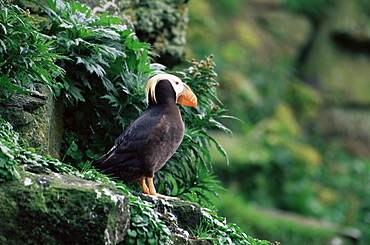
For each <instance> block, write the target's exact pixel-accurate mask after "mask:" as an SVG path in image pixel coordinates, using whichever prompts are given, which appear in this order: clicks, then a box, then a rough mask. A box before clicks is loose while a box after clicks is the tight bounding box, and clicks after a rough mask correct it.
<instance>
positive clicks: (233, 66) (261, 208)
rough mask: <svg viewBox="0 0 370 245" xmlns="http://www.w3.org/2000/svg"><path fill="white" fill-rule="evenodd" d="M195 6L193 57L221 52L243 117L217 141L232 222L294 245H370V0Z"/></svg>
mask: <svg viewBox="0 0 370 245" xmlns="http://www.w3.org/2000/svg"><path fill="white" fill-rule="evenodd" d="M188 4H189V24H188V30H187V35H188V36H187V41H188V43H187V50H186V52H187V58H188V59H191V58H193V57H195V58H196V59H202V58H204V57H205V56H207V55H209V54H214V56H215V58H214V61H215V63H216V65H217V66H216V72H217V73H218V75H219V78H218V81H219V82H220V89H219V97H220V98H221V100H222V101H223V102H224V103H225V105H226V107H227V108H228V110H229V112H230V114H231V115H233V116H236V117H238V118H239V119H240V121H238V120H227V121H223V123H224V124H225V125H227V126H228V127H230V128H231V129H232V130H233V132H234V135H233V136H232V137H231V138H230V137H228V136H226V135H224V134H221V133H218V132H213V136H214V137H215V138H216V139H217V140H219V142H220V143H221V145H222V146H223V147H224V149H225V150H226V152H227V153H228V156H229V164H227V161H226V159H225V158H224V157H222V156H221V155H219V154H218V153H217V151H216V150H215V151H214V153H213V156H214V159H215V162H216V165H215V166H214V171H215V174H216V175H217V176H218V179H219V180H220V181H221V182H222V183H223V185H224V186H225V189H226V190H225V192H223V193H221V198H220V200H219V201H218V200H216V201H215V203H217V208H218V209H219V211H220V215H223V216H226V217H227V218H228V221H230V222H236V223H238V225H240V226H241V228H243V229H244V230H245V232H246V233H247V234H249V235H252V236H255V237H258V238H260V239H267V240H270V241H280V242H282V244H370V69H369V67H370V11H369V10H370V2H369V1H365V0H354V1H346V0H315V1H309V0H280V1H279V0H254V1H253V0H248V1H247V0H203V1H196V0H192V1H189V3H188ZM329 224H330V225H329ZM352 228H354V229H352ZM359 232H360V233H361V236H360V235H359V234H360V233H359ZM338 234H340V235H338ZM338 236H339V237H342V238H338ZM343 237H347V238H343ZM348 237H350V238H348ZM358 238H359V241H358V243H356V239H358ZM335 242H337V243H335ZM338 242H339V243H338Z"/></svg>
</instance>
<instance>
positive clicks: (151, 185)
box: [139, 178, 180, 200]
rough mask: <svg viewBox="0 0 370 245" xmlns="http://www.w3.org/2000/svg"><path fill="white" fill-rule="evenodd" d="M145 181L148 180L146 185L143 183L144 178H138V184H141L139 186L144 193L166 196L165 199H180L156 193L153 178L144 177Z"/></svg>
mask: <svg viewBox="0 0 370 245" xmlns="http://www.w3.org/2000/svg"><path fill="white" fill-rule="evenodd" d="M146 179H147V181H148V186H147V185H146V184H145V179H141V180H139V182H140V184H141V187H142V188H143V191H144V193H145V194H149V195H153V196H157V197H162V198H166V199H177V200H178V199H180V198H178V197H170V196H165V195H161V194H159V193H157V191H156V190H155V187H154V183H153V178H146Z"/></svg>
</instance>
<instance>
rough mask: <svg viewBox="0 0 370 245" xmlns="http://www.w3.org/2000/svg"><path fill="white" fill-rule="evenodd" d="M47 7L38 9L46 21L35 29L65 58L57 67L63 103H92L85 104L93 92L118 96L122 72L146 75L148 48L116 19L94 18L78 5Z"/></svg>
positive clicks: (53, 0) (51, 3)
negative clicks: (61, 74) (63, 74)
mask: <svg viewBox="0 0 370 245" xmlns="http://www.w3.org/2000/svg"><path fill="white" fill-rule="evenodd" d="M47 3H48V7H45V6H42V8H43V10H44V11H45V13H46V16H45V17H46V18H47V20H46V21H43V22H41V23H39V25H40V28H41V29H42V31H43V33H45V34H47V35H49V36H54V37H55V39H56V43H57V52H59V53H62V54H64V55H66V56H67V57H68V58H69V59H68V60H67V61H62V62H61V64H60V65H61V66H62V67H63V68H64V69H65V70H66V77H65V78H63V79H61V81H60V82H59V84H58V85H61V86H62V91H61V92H62V95H63V97H64V98H65V99H66V100H65V102H66V103H67V101H69V102H70V103H71V104H72V105H76V104H77V102H78V101H84V102H85V101H86V102H95V100H96V99H99V97H97V96H94V98H92V99H90V101H87V100H88V99H89V98H90V94H89V92H90V91H93V90H97V91H99V92H102V93H104V91H107V92H109V93H112V94H113V95H114V96H115V97H118V96H120V95H121V96H122V95H123V94H124V93H122V89H125V88H124V85H123V84H124V82H123V81H122V78H123V77H122V76H123V74H124V73H125V71H127V70H130V71H131V72H133V73H134V74H137V75H139V74H140V75H141V73H143V74H142V75H143V76H145V75H147V74H146V72H147V70H149V63H148V48H149V44H147V43H141V42H139V40H138V39H135V38H134V36H133V33H132V32H131V31H130V30H128V29H127V28H126V26H124V25H121V22H122V20H121V19H120V18H117V17H111V16H108V13H104V14H102V15H101V16H95V15H93V14H92V11H91V10H90V9H89V8H87V7H86V6H85V5H82V4H81V3H79V2H70V3H67V2H63V1H61V0H48V1H47ZM139 71H140V72H139ZM127 75H128V74H126V76H127ZM55 92H56V93H57V94H59V91H55Z"/></svg>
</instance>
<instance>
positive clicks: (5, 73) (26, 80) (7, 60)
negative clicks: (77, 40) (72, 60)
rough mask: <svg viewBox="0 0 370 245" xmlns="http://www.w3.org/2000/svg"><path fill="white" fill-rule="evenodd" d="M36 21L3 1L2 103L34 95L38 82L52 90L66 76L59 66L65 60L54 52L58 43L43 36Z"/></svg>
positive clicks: (0, 14)
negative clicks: (37, 27) (54, 84)
mask: <svg viewBox="0 0 370 245" xmlns="http://www.w3.org/2000/svg"><path fill="white" fill-rule="evenodd" d="M33 20H34V19H33V18H32V17H30V14H29V12H27V11H24V10H23V9H21V8H20V7H18V6H17V5H14V4H12V2H11V1H7V0H0V91H1V92H2V94H1V95H0V96H1V97H0V100H6V99H8V98H9V97H10V96H11V95H12V94H13V93H22V94H27V93H31V91H32V90H34V83H36V82H41V83H44V84H46V85H48V86H49V87H51V86H52V85H53V81H54V78H55V77H58V76H62V75H63V73H64V70H63V69H62V68H61V67H59V66H58V65H56V64H55V61H56V60H57V59H61V58H63V57H62V56H60V55H58V54H57V53H55V52H54V48H55V42H54V41H53V40H52V39H51V38H50V37H48V36H46V35H43V34H41V33H40V32H39V31H38V30H37V29H36V27H35V25H34V23H33ZM28 89H30V90H31V91H30V90H28Z"/></svg>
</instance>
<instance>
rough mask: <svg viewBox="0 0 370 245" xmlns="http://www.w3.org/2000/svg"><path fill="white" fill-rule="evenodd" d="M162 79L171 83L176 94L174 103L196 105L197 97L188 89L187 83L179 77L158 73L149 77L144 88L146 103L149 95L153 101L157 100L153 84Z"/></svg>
mask: <svg viewBox="0 0 370 245" xmlns="http://www.w3.org/2000/svg"><path fill="white" fill-rule="evenodd" d="M162 80H167V81H169V82H170V83H171V85H172V87H173V90H174V91H175V94H176V103H178V104H180V105H184V106H196V105H197V103H198V102H197V97H196V96H195V94H194V93H193V92H192V91H191V90H190V88H189V87H188V85H186V84H185V83H183V82H182V81H181V79H180V78H178V77H176V76H174V75H170V74H158V75H155V76H153V77H152V78H150V79H149V81H148V84H147V85H146V89H145V94H146V101H147V102H148V103H149V96H150V97H151V98H153V100H154V102H157V99H156V97H155V86H156V85H157V84H158V82H160V81H162Z"/></svg>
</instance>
